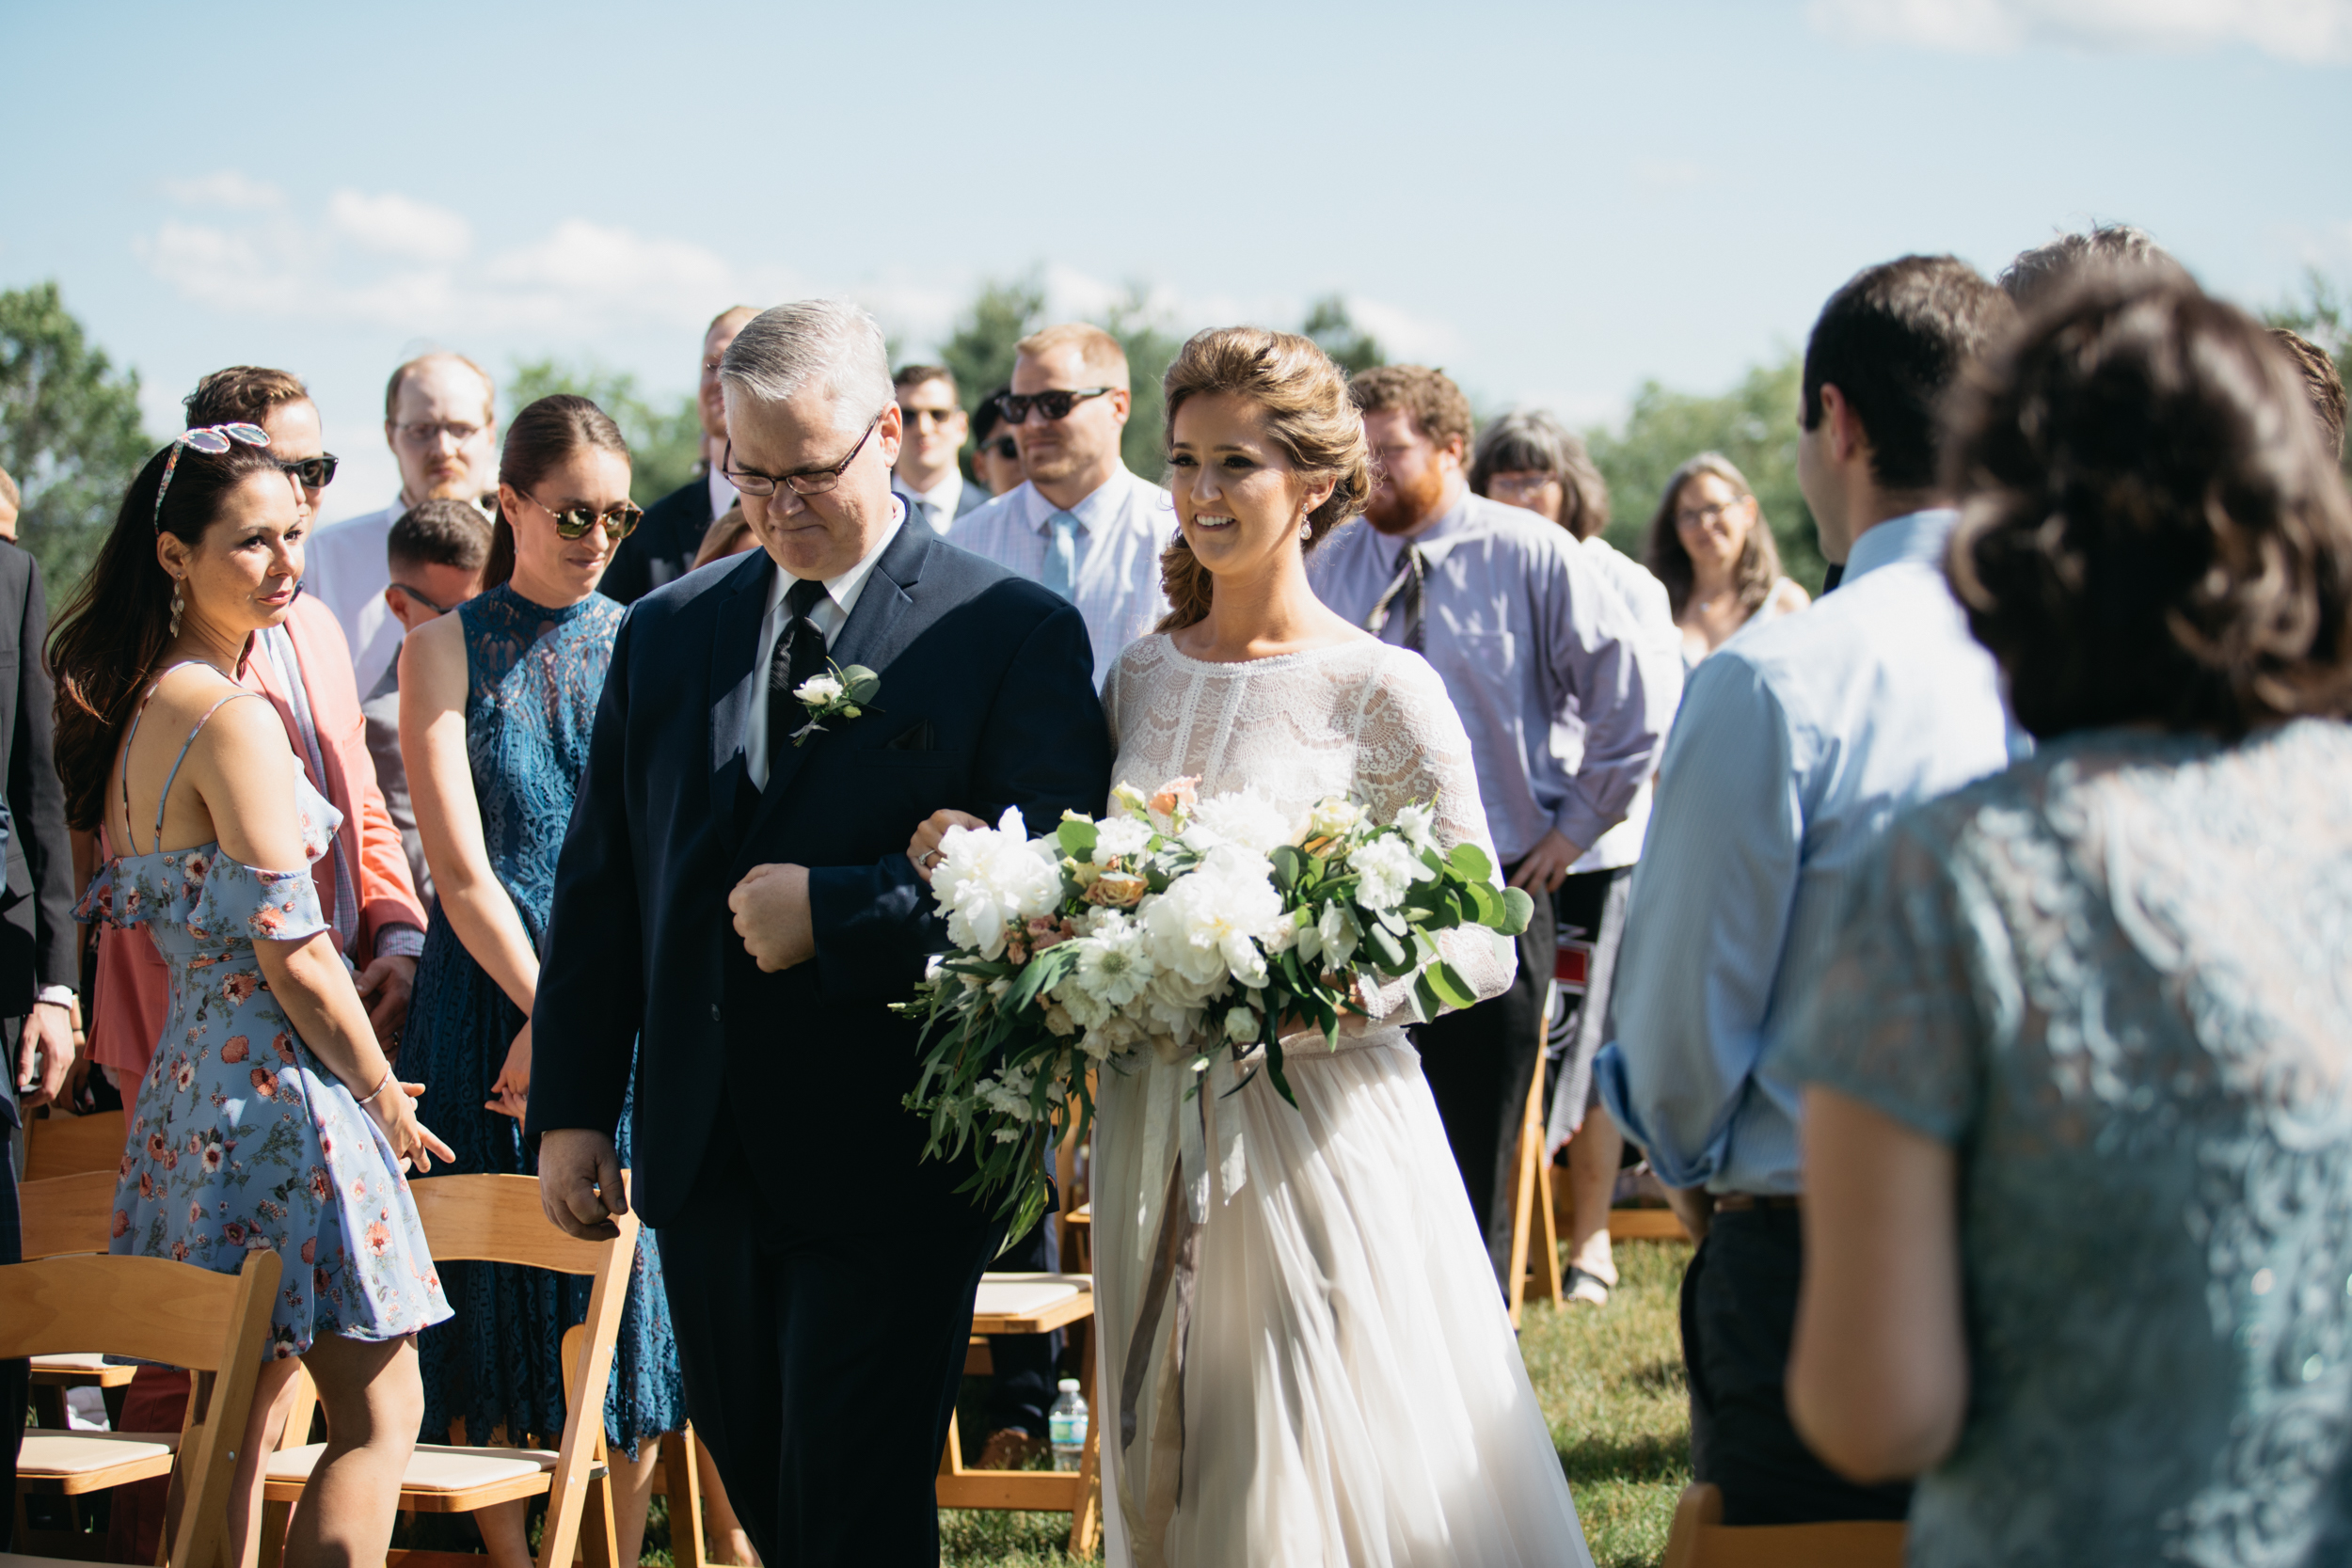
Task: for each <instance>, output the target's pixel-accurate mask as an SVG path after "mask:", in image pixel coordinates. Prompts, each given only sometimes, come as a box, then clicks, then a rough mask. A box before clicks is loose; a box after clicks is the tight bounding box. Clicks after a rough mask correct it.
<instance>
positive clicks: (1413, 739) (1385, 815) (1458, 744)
mask: <svg viewBox="0 0 2352 1568" xmlns="http://www.w3.org/2000/svg"><path fill="white" fill-rule="evenodd" d="M1356 789H1357V793H1358V794H1359V795H1360V796H1361V797H1362V799H1363V801H1364V803H1365V804H1366V805H1368V806H1370V807H1371V808H1372V813H1373V815H1374V816H1375V817H1376V818H1377V819H1378V820H1380V821H1383V822H1386V821H1390V820H1391V819H1392V818H1394V817H1395V816H1396V814H1397V810H1398V808H1400V807H1403V806H1408V805H1412V804H1414V803H1415V802H1416V801H1434V802H1435V803H1436V805H1437V808H1438V821H1437V834H1438V843H1439V844H1441V845H1443V846H1444V847H1446V848H1447V849H1449V850H1451V849H1452V848H1453V847H1454V846H1455V845H1457V844H1475V845H1477V846H1478V847H1480V848H1481V849H1484V850H1485V851H1486V858H1487V859H1488V860H1489V861H1492V860H1493V859H1494V853H1495V845H1494V839H1493V838H1492V836H1490V835H1489V834H1488V832H1487V831H1486V806H1485V805H1484V804H1483V803H1482V802H1481V800H1479V796H1478V769H1477V768H1476V766H1475V764H1474V763H1473V762H1472V761H1471V757H1470V736H1469V735H1468V734H1466V733H1465V732H1464V730H1463V729H1462V719H1461V715H1459V714H1458V713H1456V712H1455V711H1454V700H1453V698H1451V697H1449V696H1448V695H1447V694H1446V689H1445V683H1444V682H1443V681H1441V680H1440V679H1438V673H1437V672H1436V671H1434V670H1432V669H1430V668H1429V666H1428V665H1427V664H1426V663H1424V662H1423V661H1422V659H1421V658H1420V657H1418V656H1416V655H1413V654H1408V653H1404V652H1401V651H1399V652H1397V653H1395V654H1394V656H1393V657H1389V658H1386V659H1383V660H1382V661H1381V662H1380V664H1379V665H1378V666H1377V669H1376V673H1375V676H1374V678H1373V680H1372V681H1371V683H1370V684H1369V686H1368V687H1367V689H1366V690H1365V693H1364V704H1363V709H1362V714H1361V717H1360V718H1359V720H1358V721H1357V731H1356ZM1496 885H1498V886H1500V885H1501V882H1500V880H1499V879H1498V880H1497V884H1496ZM1438 953H1439V954H1440V955H1442V956H1443V958H1445V960H1446V961H1447V962H1448V963H1450V964H1452V965H1453V966H1454V972H1455V973H1456V974H1460V975H1461V976H1462V981H1463V983H1464V984H1465V985H1467V986H1469V987H1470V990H1471V992H1472V993H1473V994H1475V995H1476V996H1477V997H1478V999H1479V1000H1480V1001H1482V1002H1483V1001H1485V1000H1486V998H1488V997H1490V996H1500V995H1501V994H1502V992H1503V991H1505V990H1509V989H1510V985H1511V980H1512V977H1513V976H1514V975H1515V974H1517V973H1518V948H1517V945H1516V944H1515V943H1513V942H1510V941H1508V940H1506V939H1502V938H1498V937H1496V936H1495V935H1494V933H1492V932H1490V931H1488V930H1486V928H1485V927H1469V928H1466V929H1459V930H1453V931H1447V932H1445V933H1444V934H1443V935H1441V936H1440V937H1439V938H1438ZM1408 989H1409V987H1408V986H1407V984H1406V982H1405V981H1402V980H1399V981H1395V982H1392V983H1391V984H1390V985H1389V986H1387V987H1385V988H1383V989H1382V990H1381V1001H1382V1003H1383V1004H1384V1005H1385V1007H1386V1010H1387V1011H1390V1012H1393V1011H1394V1010H1395V1009H1396V1008H1397V1007H1399V1006H1402V1005H1403V1004H1404V1001H1405V995H1406V990H1408Z"/></svg>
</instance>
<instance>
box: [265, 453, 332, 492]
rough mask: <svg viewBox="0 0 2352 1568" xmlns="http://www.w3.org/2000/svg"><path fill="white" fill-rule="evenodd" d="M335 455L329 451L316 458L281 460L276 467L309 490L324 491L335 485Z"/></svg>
mask: <svg viewBox="0 0 2352 1568" xmlns="http://www.w3.org/2000/svg"><path fill="white" fill-rule="evenodd" d="M335 461H336V460H335V454H334V453H333V452H331V451H326V452H321V453H319V455H318V456H316V457H302V458H289V459H282V460H280V461H279V463H278V467H281V468H283V469H285V470H286V471H287V472H288V473H290V474H292V475H294V478H296V479H298V480H300V481H301V482H302V484H303V487H304V488H305V489H309V490H324V489H326V487H327V486H328V485H330V484H332V483H335Z"/></svg>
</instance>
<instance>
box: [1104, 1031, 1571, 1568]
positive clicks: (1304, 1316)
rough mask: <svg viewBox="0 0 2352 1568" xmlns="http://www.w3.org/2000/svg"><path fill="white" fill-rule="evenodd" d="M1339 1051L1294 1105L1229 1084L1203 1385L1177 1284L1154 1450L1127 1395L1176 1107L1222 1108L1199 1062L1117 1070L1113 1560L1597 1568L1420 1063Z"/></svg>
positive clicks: (1186, 1565)
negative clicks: (1125, 1408) (1126, 1404)
mask: <svg viewBox="0 0 2352 1568" xmlns="http://www.w3.org/2000/svg"><path fill="white" fill-rule="evenodd" d="M1342 1044H1343V1049H1342V1050H1340V1051H1339V1052H1337V1053H1329V1052H1326V1051H1325V1050H1323V1049H1322V1048H1321V1047H1320V1046H1319V1045H1310V1046H1308V1047H1307V1048H1305V1049H1301V1050H1299V1051H1296V1052H1295V1053H1288V1055H1287V1058H1286V1060H1287V1066H1288V1075H1289V1079H1290V1083H1291V1086H1292V1088H1293V1090H1294V1092H1295V1094H1296V1095H1297V1098H1298V1104H1297V1106H1296V1107H1295V1108H1294V1107H1293V1106H1291V1105H1290V1104H1288V1103H1286V1102H1285V1101H1283V1100H1282V1099H1281V1097H1280V1096H1279V1094H1278V1093H1277V1092H1276V1091H1275V1089H1274V1086H1273V1085H1272V1083H1271V1082H1270V1081H1269V1080H1268V1079H1267V1077H1266V1076H1265V1074H1264V1073H1263V1072H1258V1073H1255V1074H1250V1075H1248V1076H1247V1080H1246V1082H1243V1083H1242V1084H1241V1085H1240V1087H1239V1088H1238V1089H1237V1090H1234V1091H1232V1092H1231V1093H1223V1092H1221V1091H1222V1090H1223V1089H1224V1088H1225V1087H1226V1086H1227V1085H1230V1084H1231V1083H1232V1074H1231V1072H1230V1069H1221V1070H1220V1071H1219V1072H1217V1073H1214V1074H1212V1075H1210V1082H1209V1084H1208V1089H1209V1092H1210V1096H1211V1099H1210V1103H1209V1107H1208V1115H1209V1118H1210V1126H1209V1131H1208V1132H1207V1135H1206V1148H1207V1149H1208V1150H1209V1151H1210V1152H1209V1154H1208V1156H1207V1158H1206V1159H1205V1160H1204V1161H1203V1162H1202V1163H1203V1164H1205V1166H1206V1169H1207V1174H1208V1198H1207V1220H1206V1222H1205V1224H1204V1225H1203V1226H1202V1227H1201V1229H1200V1236H1199V1253H1198V1259H1197V1274H1196V1276H1195V1283H1194V1295H1193V1298H1192V1307H1191V1314H1190V1322H1189V1328H1188V1331H1187V1332H1186V1334H1185V1335H1184V1343H1183V1347H1182V1356H1183V1359H1182V1374H1181V1381H1180V1380H1179V1379H1178V1378H1177V1376H1176V1374H1175V1372H1174V1370H1173V1369H1172V1368H1171V1367H1170V1366H1169V1365H1168V1357H1169V1354H1170V1353H1171V1350H1173V1349H1174V1342H1175V1338H1176V1336H1175V1327H1176V1323H1177V1317H1178V1314H1177V1311H1176V1309H1175V1306H1174V1297H1175V1294H1176V1292H1174V1291H1170V1292H1169V1298H1170V1299H1169V1304H1168V1308H1167V1309H1166V1310H1165V1311H1163V1312H1161V1313H1159V1314H1158V1321H1157V1323H1156V1324H1155V1326H1154V1327H1153V1329H1152V1340H1151V1341H1149V1343H1150V1344H1151V1350H1150V1353H1149V1356H1148V1360H1147V1361H1146V1362H1145V1370H1144V1372H1143V1375H1142V1376H1141V1377H1140V1378H1138V1379H1136V1383H1137V1386H1136V1389H1135V1396H1136V1397H1135V1415H1136V1420H1135V1433H1136V1435H1135V1437H1134V1440H1133V1441H1132V1443H1122V1441H1121V1426H1120V1392H1121V1383H1122V1381H1123V1374H1124V1373H1125V1370H1126V1368H1127V1363H1128V1359H1129V1354H1130V1346H1131V1343H1132V1341H1133V1339H1134V1338H1135V1330H1136V1321H1137V1316H1138V1313H1139V1312H1140V1311H1141V1309H1142V1307H1143V1306H1144V1302H1145V1298H1146V1294H1147V1288H1148V1283H1149V1279H1150V1275H1151V1271H1152V1261H1151V1259H1152V1254H1153V1250H1154V1246H1155V1243H1156V1242H1157V1240H1158V1238H1159V1234H1160V1222H1161V1217H1162V1211H1163V1210H1164V1209H1165V1208H1166V1207H1167V1203H1168V1181H1169V1176H1168V1173H1169V1169H1170V1167H1171V1165H1172V1164H1174V1163H1175V1161H1176V1159H1177V1156H1176V1155H1175V1154H1174V1153H1172V1152H1171V1148H1173V1147H1175V1146H1179V1145H1181V1142H1182V1138H1181V1134H1180V1133H1178V1132H1174V1131H1171V1121H1174V1122H1177V1123H1181V1119H1182V1118H1183V1117H1195V1118H1199V1117H1200V1114H1201V1105H1200V1101H1197V1100H1196V1101H1184V1099H1183V1086H1184V1082H1186V1081H1188V1080H1189V1079H1190V1078H1191V1074H1190V1073H1189V1072H1188V1071H1186V1070H1185V1069H1184V1068H1182V1067H1168V1066H1163V1065H1160V1064H1157V1063H1147V1064H1146V1065H1144V1066H1142V1067H1140V1068H1137V1069H1135V1070H1134V1072H1133V1073H1132V1075H1128V1076H1122V1075H1120V1074H1119V1073H1117V1072H1115V1071H1107V1070H1106V1071H1105V1072H1104V1074H1103V1075H1102V1089H1101V1095H1100V1101H1101V1104H1100V1108H1099V1119H1098V1120H1097V1122H1096V1133H1095V1145H1094V1161H1095V1164H1094V1189H1093V1191H1094V1205H1093V1207H1094V1225H1095V1238H1096V1254H1095V1269H1096V1290H1097V1297H1096V1306H1097V1315H1098V1323H1099V1324H1100V1331H1101V1333H1102V1336H1103V1338H1102V1344H1101V1350H1100V1354H1099V1356H1098V1366H1099V1372H1100V1375H1099V1379H1098V1386H1097V1389H1096V1394H1097V1396H1098V1398H1097V1402H1096V1406H1095V1409H1094V1411H1093V1419H1094V1420H1095V1421H1096V1422H1097V1423H1098V1426H1099V1431H1100V1433H1101V1448H1102V1455H1103V1466H1104V1514H1105V1519H1106V1525H1107V1529H1106V1536H1107V1546H1108V1560H1109V1561H1110V1562H1111V1563H1113V1564H1126V1563H1136V1564H1143V1565H1147V1568H1149V1565H1158V1564H1163V1563H1165V1564H1175V1565H1183V1568H1238V1565H1243V1564H1248V1565H1252V1568H1277V1565H1279V1568H1331V1565H1337V1564H1343V1563H1344V1564H1350V1565H1356V1568H1440V1565H1443V1568H1521V1565H1533V1564H1547V1565H1549V1564H1577V1565H1583V1568H1589V1565H1590V1564H1591V1562H1592V1556H1591V1554H1590V1552H1589V1551H1588V1550H1587V1549H1586V1547H1585V1544H1584V1537H1583V1531H1582V1529H1581V1528H1580V1526H1579V1525H1578V1522H1577V1516H1576V1505H1575V1503H1574V1502H1573V1501H1572V1500H1571V1499H1570V1497H1569V1495H1568V1486H1567V1481H1566V1479H1565V1475H1564V1474H1563V1472H1562V1470H1561V1466H1560V1459H1559V1455H1558V1452H1557V1450H1556V1449H1554V1447H1553V1444H1552V1440H1551V1434H1550V1432H1549V1428H1548V1427H1547V1425H1546V1423H1545V1421H1544V1418H1543V1414H1542V1411H1541V1410H1540V1409H1539V1408H1538V1406H1537V1405H1536V1402H1535V1394H1534V1388H1533V1387H1532V1386H1530V1384H1529V1382H1528V1377H1527V1370H1526V1368H1525V1366H1524V1364H1523V1363H1522V1362H1521V1360H1520V1358H1519V1353H1518V1343H1517V1341H1516V1339H1515V1338H1514V1336H1513V1334H1512V1331H1511V1324H1510V1319H1509V1317H1508V1315H1507V1314H1506V1313H1505V1311H1504V1308H1503V1304H1502V1298H1501V1296H1500V1295H1499V1294H1498V1292H1497V1291H1496V1290H1495V1283H1494V1270H1493V1267H1492V1265H1491V1264H1490V1263H1489V1262H1488V1261H1487V1258H1486V1248H1485V1246H1484V1245H1483V1244H1482V1243H1481V1241H1480V1238H1479V1236H1478V1234H1477V1231H1476V1228H1475V1227H1474V1225H1473V1222H1472V1220H1471V1217H1470V1201H1469V1199H1468V1197H1467V1196H1465V1195H1464V1193H1463V1190H1462V1182H1461V1178H1460V1177H1459V1176H1458V1175H1457V1174H1456V1173H1455V1170H1454V1161H1453V1156H1452V1154H1451V1153H1450V1152H1449V1149H1448V1146H1447V1144H1446V1138H1445V1130H1444V1127H1443V1124H1442V1123H1441V1122H1440V1121H1439V1120H1438V1110H1437V1105H1436V1102H1435V1101H1433V1100H1432V1099H1431V1098H1430V1093H1429V1087H1428V1085H1427V1084H1426V1083H1425V1082H1424V1081H1423V1079H1422V1071H1421V1059H1420V1057H1419V1055H1418V1054H1417V1053H1415V1052H1414V1050H1413V1049H1412V1047H1411V1045H1410V1044H1409V1043H1408V1042H1407V1041H1406V1038H1405V1036H1404V1034H1403V1032H1402V1031H1401V1030H1396V1029H1387V1030H1377V1031H1375V1032H1374V1033H1372V1034H1370V1035H1368V1036H1366V1037H1364V1038H1362V1039H1360V1040H1356V1041H1343V1042H1342ZM1243 1070H1244V1072H1245V1073H1247V1072H1248V1069H1246V1068H1245V1069H1243ZM1155 1079H1157V1080H1158V1082H1157V1083H1156V1085H1155ZM1220 1079H1221V1080H1222V1082H1218V1080H1220ZM1199 1147H1200V1146H1198V1145H1197V1146H1196V1148H1199ZM1175 1201H1176V1202H1177V1203H1178V1204H1180V1205H1181V1204H1183V1203H1184V1199H1183V1197H1182V1196H1177V1197H1176V1198H1175ZM1179 1386H1181V1396H1179V1393H1178V1389H1179Z"/></svg>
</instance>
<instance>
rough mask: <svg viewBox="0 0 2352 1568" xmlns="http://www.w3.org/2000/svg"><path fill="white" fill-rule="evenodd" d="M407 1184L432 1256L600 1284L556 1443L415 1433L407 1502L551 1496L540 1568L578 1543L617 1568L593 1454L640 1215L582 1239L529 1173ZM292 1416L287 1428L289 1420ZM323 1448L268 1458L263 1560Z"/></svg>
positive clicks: (405, 1505) (478, 1503)
mask: <svg viewBox="0 0 2352 1568" xmlns="http://www.w3.org/2000/svg"><path fill="white" fill-rule="evenodd" d="M408 1190H409V1191H410V1192H411V1193H412V1194H414V1195H415V1197H416V1204H417V1215H418V1217H419V1218H420V1219H421V1220H422V1221H423V1222H424V1239H425V1246H426V1248H427V1250H429V1251H430V1252H431V1253H432V1254H433V1258H434V1260H435V1261H436V1262H457V1261H469V1262H485V1263H518V1264H523V1265H525V1266H528V1267H531V1268H536V1269H553V1270H555V1271H556V1272H558V1273H560V1274H573V1275H590V1276H591V1277H592V1278H593V1279H594V1280H595V1281H596V1283H595V1285H594V1286H593V1287H592V1288H591V1290H590V1291H589V1296H588V1318H587V1321H586V1322H585V1323H581V1324H580V1325H579V1326H578V1327H576V1328H574V1329H572V1330H571V1333H570V1334H569V1335H567V1336H566V1337H565V1341H564V1437H563V1443H562V1446H561V1448H560V1449H557V1450H556V1451H554V1452H548V1450H546V1449H523V1448H503V1449H501V1448H459V1447H455V1446H453V1445H444V1444H439V1443H420V1444H418V1445H417V1449H416V1452H415V1454H414V1455H413V1456H412V1457H411V1458H410V1459H409V1461H408V1471H407V1474H406V1475H405V1476H404V1477H403V1478H402V1481H401V1487H400V1506H401V1507H402V1509H404V1510H407V1509H414V1510H417V1511H418V1512H421V1513H473V1512H474V1511H475V1510H476V1509H482V1508H488V1507H490V1506H491V1505H492V1504H495V1503H502V1502H512V1501H514V1500H516V1498H521V1497H540V1496H542V1495H544V1496H545V1497H547V1499H548V1517H547V1524H546V1527H545V1529H544V1532H543V1533H542V1534H541V1536H540V1538H539V1558H538V1562H539V1568H569V1565H570V1563H571V1561H572V1556H573V1549H574V1547H575V1546H584V1547H585V1549H586V1552H587V1556H588V1561H589V1563H590V1565H591V1568H596V1565H598V1564H602V1565H603V1568H617V1564H615V1562H614V1546H615V1538H614V1535H613V1529H612V1483H611V1478H610V1476H609V1475H608V1474H607V1473H606V1471H605V1469H604V1467H603V1465H601V1463H599V1461H598V1458H597V1456H598V1455H599V1454H600V1453H601V1452H602V1451H603V1445H604V1388H605V1382H606V1380H607V1379H608V1378H609V1377H610V1376H611V1375H612V1342H613V1340H614V1338H616V1337H617V1336H618V1335H619V1333H620V1329H621V1307H622V1304H623V1302H624V1301H625V1299H626V1297H627V1293H628V1271H629V1264H630V1262H631V1260H632V1259H634V1257H635V1254H636V1245H637V1216H636V1214H635V1213H633V1212H632V1213H628V1214H624V1215H622V1216H621V1217H620V1218H619V1219H617V1220H615V1221H614V1222H613V1223H614V1224H615V1225H616V1226H618V1227H619V1229H620V1234H619V1235H618V1236H616V1237H615V1238H613V1239H612V1241H609V1242H583V1241H579V1240H577V1239H575V1238H573V1237H570V1236H566V1235H565V1234H564V1232H562V1231H561V1230H558V1229H557V1228H556V1227H554V1226H552V1225H550V1224H548V1218H547V1215H546V1214H545V1213H544V1212H541V1210H540V1208H539V1183H538V1181H537V1180H536V1179H535V1178H532V1177H528V1176H434V1177H426V1178H423V1179H421V1180H416V1181H413V1182H411V1183H410V1184H409V1188H408ZM287 1424H288V1427H289V1429H290V1430H291V1429H292V1428H293V1424H294V1423H293V1422H291V1421H289V1422H288V1423H287ZM306 1425H307V1422H306ZM325 1449H326V1445H325V1444H323V1443H304V1444H300V1445H298V1446H295V1447H291V1448H284V1449H279V1450H278V1452H276V1453H274V1454H272V1455H271V1456H270V1461H269V1480H268V1481H267V1483H266V1484H265V1486H264V1488H263V1492H262V1496H263V1498H264V1499H265V1501H266V1502H267V1503H268V1505H269V1508H268V1523H267V1525H266V1527H265V1528H264V1529H263V1532H262V1560H263V1562H264V1564H272V1563H275V1562H276V1561H277V1559H278V1548H279V1547H280V1546H281V1545H282V1544H283V1542H284V1540H285V1521H286V1519H287V1517H288V1516H289V1515H290V1514H291V1513H292V1511H293V1507H294V1502H295V1501H296V1500H297V1499H298V1498H300V1497H301V1496H302V1489H303V1487H304V1486H305V1485H306V1484H308V1482H309V1481H310V1471H311V1468H312V1467H313V1466H314V1465H317V1463H318V1459H319V1455H320V1454H321V1453H322V1452H324V1451H325Z"/></svg>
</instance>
